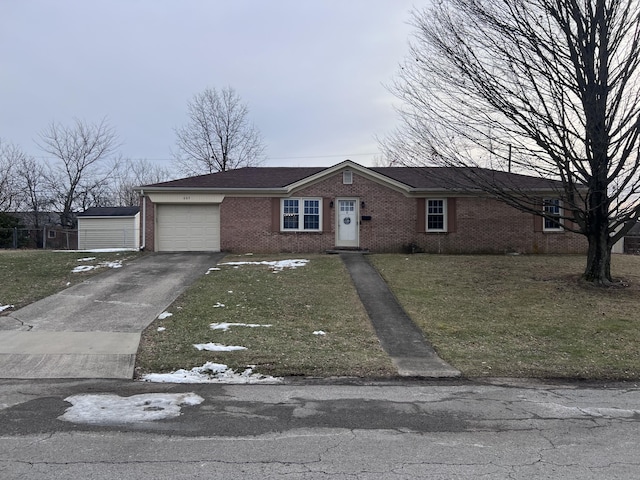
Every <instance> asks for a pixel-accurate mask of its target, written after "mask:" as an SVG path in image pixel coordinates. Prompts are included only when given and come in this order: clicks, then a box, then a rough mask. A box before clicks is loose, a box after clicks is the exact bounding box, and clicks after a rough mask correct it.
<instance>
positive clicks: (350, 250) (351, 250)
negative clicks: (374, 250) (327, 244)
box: [325, 247, 370, 255]
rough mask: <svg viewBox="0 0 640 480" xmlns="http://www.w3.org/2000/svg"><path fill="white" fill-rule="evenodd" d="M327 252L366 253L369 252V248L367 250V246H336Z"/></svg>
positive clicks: (332, 253) (336, 253)
mask: <svg viewBox="0 0 640 480" xmlns="http://www.w3.org/2000/svg"><path fill="white" fill-rule="evenodd" d="M325 253H327V254H329V255H339V254H341V253H362V254H364V255H367V254H369V253H370V252H369V250H367V249H366V248H365V249H363V248H357V247H351V248H350V247H335V248H331V249H329V250H326V251H325Z"/></svg>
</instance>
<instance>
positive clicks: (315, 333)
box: [313, 330, 327, 335]
mask: <svg viewBox="0 0 640 480" xmlns="http://www.w3.org/2000/svg"><path fill="white" fill-rule="evenodd" d="M313 334H314V335H326V334H327V332H323V331H322V330H316V331H315V332H313Z"/></svg>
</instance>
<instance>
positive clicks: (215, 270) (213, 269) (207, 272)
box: [205, 267, 220, 275]
mask: <svg viewBox="0 0 640 480" xmlns="http://www.w3.org/2000/svg"><path fill="white" fill-rule="evenodd" d="M218 271H220V269H219V268H218V267H213V268H210V269H209V270H207V271H206V273H205V275H209V274H210V273H211V272H218Z"/></svg>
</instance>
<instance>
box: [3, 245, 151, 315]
mask: <svg viewBox="0 0 640 480" xmlns="http://www.w3.org/2000/svg"><path fill="white" fill-rule="evenodd" d="M139 255H141V254H140V253H138V252H110V253H82V252H58V251H55V252H54V251H52V250H0V305H14V306H15V309H18V308H20V307H23V306H25V305H27V304H29V303H32V302H35V301H36V300H39V299H41V298H44V297H46V296H48V295H52V294H54V293H57V292H59V291H60V290H63V289H65V288H67V287H69V286H71V285H73V284H75V283H78V282H81V281H82V280H84V279H86V278H88V277H90V276H92V275H95V274H97V273H100V272H103V271H104V268H97V269H94V270H90V271H88V272H81V273H73V272H72V270H73V269H74V267H77V266H78V265H97V264H99V263H100V262H111V261H115V260H124V261H127V260H130V259H133V258H136V257H137V256H139ZM88 257H95V260H92V261H84V262H78V259H81V258H88Z"/></svg>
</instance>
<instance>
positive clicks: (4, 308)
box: [0, 305, 13, 312]
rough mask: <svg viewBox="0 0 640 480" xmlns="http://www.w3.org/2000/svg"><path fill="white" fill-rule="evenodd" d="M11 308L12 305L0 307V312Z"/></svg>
mask: <svg viewBox="0 0 640 480" xmlns="http://www.w3.org/2000/svg"><path fill="white" fill-rule="evenodd" d="M10 308H13V305H0V312H2V311H4V310H8V309H10Z"/></svg>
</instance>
